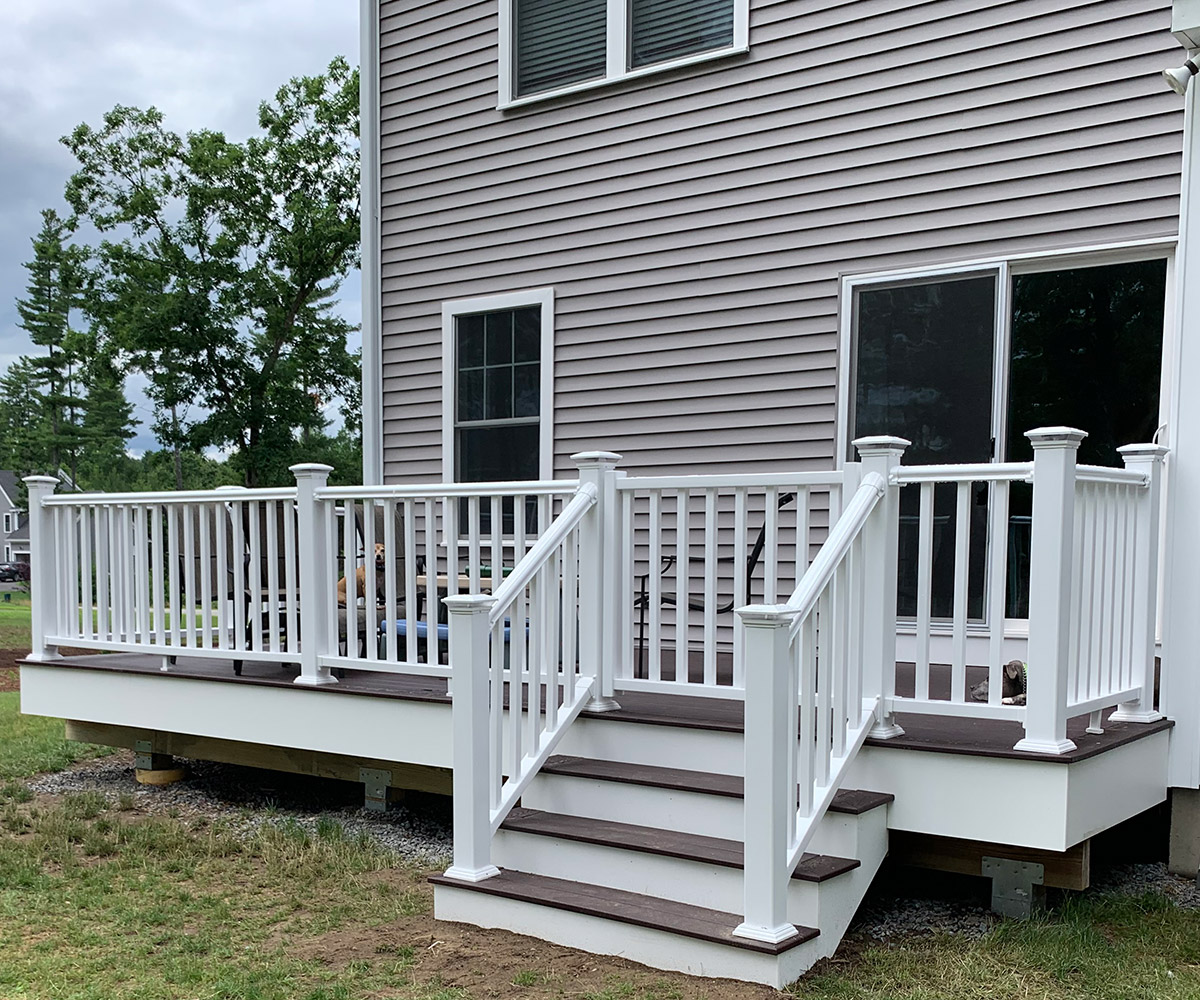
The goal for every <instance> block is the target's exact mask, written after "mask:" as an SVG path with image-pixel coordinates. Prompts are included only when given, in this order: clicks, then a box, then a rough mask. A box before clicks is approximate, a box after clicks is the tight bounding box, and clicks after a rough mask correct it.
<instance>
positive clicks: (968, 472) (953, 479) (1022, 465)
mask: <svg viewBox="0 0 1200 1000" xmlns="http://www.w3.org/2000/svg"><path fill="white" fill-rule="evenodd" d="M892 476H893V478H894V480H895V482H897V483H899V484H900V485H902V486H903V485H905V484H906V483H978V482H1006V481H1007V482H1033V463H1032V462H995V463H993V462H976V463H974V464H972V465H902V466H897V467H896V468H895V469H894V470H893V472H892Z"/></svg>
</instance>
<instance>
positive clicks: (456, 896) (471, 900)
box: [433, 885, 824, 989]
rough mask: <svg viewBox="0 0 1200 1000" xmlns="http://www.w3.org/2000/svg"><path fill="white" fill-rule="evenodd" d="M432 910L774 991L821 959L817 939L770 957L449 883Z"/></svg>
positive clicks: (440, 915)
mask: <svg viewBox="0 0 1200 1000" xmlns="http://www.w3.org/2000/svg"><path fill="white" fill-rule="evenodd" d="M433 913H434V916H435V917H436V918H437V919H438V920H456V921H460V922H462V923H468V924H475V925H476V926H478V927H499V928H502V929H504V930H509V931H513V932H514V933H516V934H527V935H529V936H530V937H537V938H542V939H543V940H545V941H553V942H554V943H555V944H561V945H565V946H566V947H568V948H580V949H582V950H584V951H589V952H591V953H593V954H596V955H618V956H620V957H622V958H628V959H630V960H631V961H634V962H641V963H643V964H645V965H649V966H652V967H654V968H656V969H670V970H674V971H676V972H686V973H688V974H689V975H693V976H711V977H716V978H721V979H740V980H743V981H745V982H752V983H763V984H765V985H767V986H773V987H774V988H776V989H782V988H783V987H784V986H786V985H787V984H788V983H791V982H794V981H795V980H796V979H798V978H799V977H800V976H801V975H802V974H803V973H804V972H805V971H807V970H808V969H809V968H810V967H811V966H812V965H813V963H814V962H816V961H817V960H818V959H820V958H823V957H824V954H823V952H822V950H821V948H822V941H821V937H816V938H814V939H813V940H812V941H806V942H805V943H804V944H802V945H798V946H797V947H795V948H791V949H789V950H788V951H786V952H784V953H783V954H782V955H779V956H777V957H773V956H770V955H760V954H756V953H754V952H751V951H746V950H744V949H741V948H732V947H729V946H726V945H720V944H714V943H712V942H709V941H699V940H696V939H695V938H689V937H684V936H682V935H679V934H671V933H669V932H667V931H659V930H654V929H652V928H648V927H639V926H636V925H633V924H626V923H621V922H618V921H615V920H604V919H602V918H600V917H592V916H586V915H584V914H581V913H570V912H568V911H565V910H559V909H555V908H552V907H547V906H539V905H538V904H536V903H526V902H521V901H517V900H512V899H503V898H501V897H497V896H488V895H484V894H483V893H478V892H471V891H470V890H465V889H457V888H454V887H452V886H442V885H439V886H436V887H435V888H434V893H433Z"/></svg>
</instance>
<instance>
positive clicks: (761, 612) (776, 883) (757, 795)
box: [733, 604, 811, 944]
mask: <svg viewBox="0 0 1200 1000" xmlns="http://www.w3.org/2000/svg"><path fill="white" fill-rule="evenodd" d="M737 615H738V618H739V620H740V621H741V623H742V628H743V634H744V636H745V647H746V703H745V704H746V709H745V711H746V715H745V726H744V729H745V738H744V744H745V790H744V799H743V803H744V806H743V808H744V814H745V834H744V836H745V853H744V869H743V875H742V878H743V892H744V901H743V908H744V919H743V921H742V923H741V924H740V925H739V926H738V927H737V929H736V930H734V932H733V933H734V935H735V936H737V937H743V938H751V939H752V940H755V941H767V942H770V943H771V944H777V943H779V942H780V941H786V940H787V939H788V938H790V937H793V936H794V935H795V934H797V933H798V932H797V930H796V928H795V926H793V925H792V924H791V923H790V922H789V921H788V918H787V897H788V882H789V881H790V878H789V876H790V873H789V872H788V871H787V858H788V851H789V850H790V848H791V844H790V843H789V842H788V832H789V829H790V826H791V824H790V822H789V821H790V820H791V818H792V817H791V816H789V813H794V812H795V810H796V786H795V784H794V783H793V780H794V779H793V778H792V777H791V774H792V768H791V759H792V758H793V757H794V756H795V754H796V739H797V735H796V732H797V731H796V696H795V694H794V693H793V685H792V684H791V671H792V663H791V654H790V648H791V643H790V635H791V627H792V622H793V621H794V620H795V618H796V610H795V609H793V608H789V607H788V606H787V605H786V604H778V605H752V606H750V607H746V608H738V612H737ZM810 708H811V706H810Z"/></svg>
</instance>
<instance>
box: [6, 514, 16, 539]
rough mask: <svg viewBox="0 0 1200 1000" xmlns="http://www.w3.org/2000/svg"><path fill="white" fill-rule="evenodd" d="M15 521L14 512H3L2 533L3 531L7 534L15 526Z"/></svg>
mask: <svg viewBox="0 0 1200 1000" xmlns="http://www.w3.org/2000/svg"><path fill="white" fill-rule="evenodd" d="M15 522H16V515H15V514H5V515H4V533H5V534H6V535H7V534H8V533H9V532H11V531H12V530H13V528H15V527H16V523H15Z"/></svg>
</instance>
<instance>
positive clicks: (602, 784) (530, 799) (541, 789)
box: [521, 773, 858, 858]
mask: <svg viewBox="0 0 1200 1000" xmlns="http://www.w3.org/2000/svg"><path fill="white" fill-rule="evenodd" d="M521 804H522V805H524V806H526V807H527V808H529V809H542V810H544V811H545V812H553V813H561V814H563V815H567V816H582V817H586V818H588V819H605V820H611V821H613V822H616V823H635V824H637V825H638V826H651V827H654V828H656V829H659V830H674V831H677V832H679V833H693V834H698V835H700V836H705V837H721V838H723V839H725V840H739V841H740V840H741V839H742V838H743V836H744V833H745V805H744V803H743V801H742V800H741V799H740V798H739V799H735V798H730V797H729V796H724V795H709V794H706V793H704V792H689V791H676V790H671V789H666V788H654V787H652V786H648V785H630V784H625V783H623V782H619V781H600V780H597V779H595V778H577V777H574V776H570V775H562V774H545V773H543V774H539V775H538V776H537V778H536V779H534V781H533V783H532V784H531V785H530V786H529V788H528V789H527V790H526V791H525V794H524V795H523V796H522V799H521ZM809 850H810V851H812V852H813V853H814V854H832V855H834V856H835V857H839V858H854V857H857V856H858V855H857V851H858V823H857V817H856V816H851V815H848V814H846V813H826V815H825V817H824V818H823V819H822V820H821V824H820V826H819V827H818V828H817V832H816V834H815V835H814V838H813V843H812V846H811V847H810V848H809Z"/></svg>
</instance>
